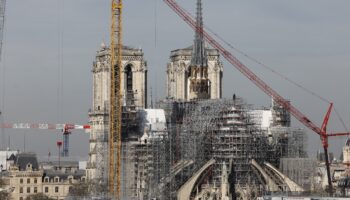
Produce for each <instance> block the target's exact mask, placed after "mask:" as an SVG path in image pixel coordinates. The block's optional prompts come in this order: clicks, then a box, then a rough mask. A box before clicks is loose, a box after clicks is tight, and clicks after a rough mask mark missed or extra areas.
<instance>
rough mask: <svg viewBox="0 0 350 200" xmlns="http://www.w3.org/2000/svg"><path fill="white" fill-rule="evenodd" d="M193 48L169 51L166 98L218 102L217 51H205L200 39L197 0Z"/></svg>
mask: <svg viewBox="0 0 350 200" xmlns="http://www.w3.org/2000/svg"><path fill="white" fill-rule="evenodd" d="M196 23H197V27H198V29H199V30H201V31H199V32H196V33H195V39H194V45H193V46H192V47H189V48H185V49H178V50H174V51H172V52H171V56H170V59H171V62H170V63H169V64H168V67H167V97H169V98H174V99H177V100H185V101H189V100H194V99H219V98H221V97H222V75H223V66H222V62H221V61H220V60H219V52H218V51H217V50H215V49H208V48H207V47H206V45H205V42H204V37H203V32H202V30H203V15H202V1H201V0H197V17H196Z"/></svg>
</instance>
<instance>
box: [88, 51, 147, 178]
mask: <svg viewBox="0 0 350 200" xmlns="http://www.w3.org/2000/svg"><path fill="white" fill-rule="evenodd" d="M109 52H110V51H109V48H108V47H106V46H105V45H104V44H102V45H101V48H100V50H99V51H98V52H97V55H96V61H95V62H94V65H93V69H92V72H93V105H92V109H91V111H90V112H89V118H90V124H91V125H92V129H91V133H90V152H89V161H88V163H87V177H88V179H89V180H92V179H102V178H106V171H107V170H106V163H107V159H104V158H105V157H106V156H105V155H106V154H107V139H108V132H109V128H108V120H109V108H108V106H109V98H110V95H109V93H110V72H109V71H110V53H109ZM122 65H123V73H122V74H121V79H122V81H121V87H122V88H123V105H124V106H129V105H135V106H136V108H139V109H140V108H145V107H146V106H147V63H146V61H145V60H144V58H143V52H142V50H141V49H133V48H130V47H123V52H122Z"/></svg>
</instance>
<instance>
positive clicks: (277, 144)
mask: <svg viewBox="0 0 350 200" xmlns="http://www.w3.org/2000/svg"><path fill="white" fill-rule="evenodd" d="M158 105H159V107H160V108H162V109H164V110H165V113H166V119H167V126H168V131H169V151H168V152H166V153H167V156H169V161H170V163H169V165H170V166H174V165H176V164H177V163H180V162H193V164H191V165H187V166H186V167H184V168H183V169H182V170H181V172H180V173H179V174H176V175H175V177H174V178H172V179H170V180H171V181H170V182H169V183H168V188H167V189H168V191H170V192H168V193H169V196H168V198H164V199H171V198H174V197H175V194H176V191H177V190H178V189H179V188H180V187H181V185H183V184H184V183H185V182H186V181H187V180H188V179H189V178H190V177H191V176H192V175H193V174H194V173H195V172H196V171H197V170H198V169H199V168H200V167H202V166H203V164H204V163H206V162H207V161H208V160H210V159H212V158H214V159H215V160H216V163H215V164H214V166H213V167H212V168H211V170H210V171H209V172H207V174H206V175H207V176H206V177H205V178H203V179H201V181H203V183H198V185H201V184H202V185H203V187H207V186H208V184H209V185H211V187H214V189H218V187H220V184H221V182H222V179H221V178H222V169H223V168H224V167H223V165H224V163H226V164H229V163H232V165H233V167H232V169H233V170H234V172H233V173H234V183H233V184H235V185H239V186H240V187H241V188H245V187H248V186H252V185H255V186H257V187H256V188H259V185H260V184H261V179H260V178H259V177H257V176H256V174H255V173H254V172H253V168H252V167H251V160H252V159H254V160H256V161H257V162H258V163H260V164H262V163H263V162H269V163H271V164H273V165H274V166H279V165H280V158H305V157H306V156H307V155H306V150H305V147H306V141H307V140H306V136H305V132H304V130H302V129H298V128H291V127H289V126H290V122H288V121H289V120H288V119H289V117H288V115H289V114H288V113H286V112H284V111H283V110H281V109H279V107H278V106H276V105H275V107H272V108H271V113H272V114H271V123H270V127H269V128H262V127H261V126H260V124H258V125H257V123H258V121H259V119H256V112H252V111H254V109H253V108H252V106H251V105H249V104H247V103H246V102H245V101H244V100H243V99H241V98H236V97H234V98H233V99H216V100H196V101H176V100H174V99H166V100H163V101H161V102H160V103H159V104H158ZM273 109H275V111H273ZM276 110H277V111H278V112H277V111H276ZM276 113H277V114H276ZM281 113H282V114H283V115H282V114H281ZM272 115H273V116H272ZM276 116H279V117H278V118H277V117H276ZM273 120H278V122H274V121H273ZM282 122H283V123H282ZM274 124H278V126H273V125H274ZM282 125H283V126H282ZM199 190H200V188H199Z"/></svg>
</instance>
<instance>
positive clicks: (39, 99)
mask: <svg viewBox="0 0 350 200" xmlns="http://www.w3.org/2000/svg"><path fill="white" fill-rule="evenodd" d="M178 2H179V3H180V4H181V5H183V6H184V7H185V8H186V9H187V10H189V11H191V12H192V13H193V10H194V7H195V0H192V1H188V0H179V1H178ZM59 5H60V6H59ZM109 5H110V1H109V0H70V1H68V0H27V1H23V0H9V1H7V10H6V28H5V38H4V51H3V60H2V64H1V69H0V73H1V76H0V77H1V81H0V84H1V85H0V88H3V84H4V83H5V87H6V89H5V91H3V90H0V92H1V93H0V95H1V97H4V99H5V101H4V102H3V101H2V98H0V103H1V104H0V105H1V107H4V110H3V112H4V117H5V121H6V122H51V123H63V122H72V123H73V122H74V123H86V122H87V121H88V117H87V111H88V109H89V108H90V106H91V100H92V95H91V94H92V93H91V90H92V74H91V67H92V62H93V60H94V55H95V52H96V50H97V49H98V48H99V46H100V44H101V42H102V41H106V43H107V44H108V42H109V23H110V21H109V20H110V12H109ZM60 7H61V8H60ZM124 7H125V9H124V16H123V17H124V20H123V23H124V43H125V44H126V45H130V46H134V47H142V48H143V50H144V53H145V58H146V59H147V61H148V67H149V76H150V77H149V80H150V83H149V85H150V86H151V87H152V91H153V96H154V98H157V99H161V98H163V97H164V96H165V80H166V79H165V69H166V63H167V62H168V58H169V53H170V51H171V50H172V49H177V48H183V47H187V46H189V45H191V43H192V40H193V35H194V33H193V31H192V30H191V29H190V28H189V27H188V26H187V25H186V24H185V23H184V22H183V21H182V20H181V19H180V18H179V17H178V16H176V15H175V14H174V13H173V11H171V10H170V9H169V8H168V7H167V6H166V5H165V4H164V3H163V2H162V1H161V0H128V1H126V0H125V1H124ZM349 7H350V2H349V1H346V0H335V1H327V0H310V1H304V0H294V1H280V0H264V1H260V0H252V1H243V0H241V1H238V0H234V1H229V0H216V1H213V0H204V17H205V19H204V20H205V24H206V25H207V26H209V27H211V29H213V30H215V31H216V32H217V33H219V34H220V35H221V36H222V37H224V38H225V39H226V40H227V41H229V42H230V43H232V44H233V45H235V46H236V47H238V48H239V49H240V50H242V51H244V52H246V53H248V54H249V55H251V56H253V57H255V58H257V59H258V60H260V61H262V62H263V63H265V64H266V65H268V66H270V67H272V68H274V69H275V70H276V71H279V72H281V73H283V74H285V75H286V76H288V77H289V78H291V79H293V80H295V81H297V82H298V83H300V84H302V85H304V86H305V87H307V88H310V89H311V90H313V91H315V92H316V93H319V94H321V95H322V96H324V97H327V98H329V99H331V100H332V101H334V103H335V105H336V108H337V109H338V111H339V112H340V114H341V115H342V116H343V117H344V120H345V122H346V123H347V122H349V121H350V112H349V111H350V108H349V106H348V104H349V102H350V95H349V93H348V87H349V86H350V80H349V79H348V76H349V74H350V67H349V61H348V58H349V56H350V40H349V35H350V27H349V19H350V13H349V12H348V8H349ZM59 13H61V14H60V15H59ZM60 21H61V22H62V23H61V25H60V23H59V22H60ZM60 33H61V34H63V43H62V44H63V47H62V52H63V56H62V57H63V59H60V56H58V55H59V44H60V43H59V35H60ZM233 53H235V55H237V56H238V57H239V58H240V59H241V60H242V61H243V62H244V63H246V64H247V65H248V66H249V67H250V68H251V69H252V70H253V71H254V72H256V73H257V74H258V75H259V76H261V77H262V78H263V80H266V82H268V83H269V84H271V85H272V87H273V88H274V89H276V90H277V91H279V92H280V93H281V94H282V95H283V96H285V97H286V98H288V99H291V101H292V103H293V104H295V105H296V106H297V107H298V108H300V110H301V111H303V112H304V113H305V114H307V116H309V117H310V118H311V119H312V120H313V121H315V122H316V123H317V124H320V123H321V120H322V118H323V116H324V114H325V112H326V110H327V106H328V105H327V104H325V103H323V102H321V101H319V100H318V99H316V98H314V97H312V96H310V95H308V94H306V93H304V92H303V91H301V90H300V89H298V88H296V87H294V86H292V85H290V84H289V83H287V82H286V81H284V80H281V79H280V78H278V77H277V76H275V75H273V74H271V73H269V72H267V71H266V70H264V69H263V68H261V67H260V66H259V65H257V64H255V63H252V62H251V61H248V60H247V59H246V58H244V57H243V56H241V55H239V54H237V53H236V52H234V51H233ZM59 62H63V73H62V74H63V76H62V79H63V83H64V84H63V89H62V88H61V89H62V90H63V93H62V95H60V97H61V99H62V100H59V99H58V95H57V88H58V87H59V84H58V83H59V77H60V76H59V73H58V70H59ZM224 64H225V66H224V70H225V73H224V90H223V91H224V96H225V97H231V96H232V94H233V93H236V94H237V95H239V96H241V97H243V98H245V99H246V100H247V101H248V102H249V103H252V104H255V105H257V106H262V105H265V106H268V105H269V103H270V100H269V98H268V97H267V96H266V95H265V94H263V93H262V92H261V91H259V90H258V89H257V88H256V87H255V86H254V85H253V84H251V83H250V82H249V81H248V80H247V79H246V78H245V77H243V76H242V75H241V74H240V73H239V72H238V71H237V70H236V69H234V68H233V67H232V66H230V65H229V64H228V63H227V62H226V61H225V62H224ZM4 76H6V77H5V80H3V77H4ZM58 103H59V104H62V105H61V106H58ZM58 108H61V111H58ZM60 113H61V114H60ZM331 120H332V123H331V129H336V130H341V131H343V130H344V129H343V128H342V126H341V124H340V123H339V120H336V118H335V115H334V114H333V115H332V119H331ZM294 125H295V126H300V127H302V126H301V125H300V124H299V123H297V122H294ZM24 132H25V131H16V130H6V133H7V135H11V143H12V147H15V148H19V149H23V134H24ZM26 133H27V145H26V147H27V150H29V151H36V152H39V154H41V155H46V154H47V151H48V150H49V149H50V150H51V152H52V153H55V152H56V146H55V141H56V139H57V138H58V137H59V136H58V133H57V132H55V131H51V132H45V131H27V132H26ZM308 133H309V134H308V135H309V150H310V154H314V153H315V152H316V151H317V149H318V148H320V147H321V145H320V142H319V139H318V137H317V136H315V135H314V134H313V133H311V132H310V131H308ZM344 140H345V139H344V138H342V139H336V140H333V142H332V143H331V151H335V152H337V153H339V152H340V148H341V146H342V145H343V144H344ZM87 153H88V135H87V134H84V133H82V132H80V131H75V132H74V134H73V135H72V137H71V154H72V155H73V156H77V157H78V156H79V157H85V158H86V157H87Z"/></svg>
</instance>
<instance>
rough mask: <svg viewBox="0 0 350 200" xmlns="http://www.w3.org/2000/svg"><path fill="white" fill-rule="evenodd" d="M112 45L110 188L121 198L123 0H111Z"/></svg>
mask: <svg viewBox="0 0 350 200" xmlns="http://www.w3.org/2000/svg"><path fill="white" fill-rule="evenodd" d="M111 3H112V4H111V12H112V14H111V35H110V37H111V46H110V54H111V55H110V60H111V69H110V76H111V77H110V78H111V86H110V107H109V108H110V111H109V143H108V144H109V151H108V159H109V166H108V189H109V193H110V195H111V196H112V197H115V198H116V199H120V184H121V181H120V179H121V178H120V168H121V167H120V166H121V148H122V146H121V145H122V142H121V139H122V138H121V135H122V134H121V131H122V126H121V122H122V88H121V73H122V10H123V4H122V0H112V2H111Z"/></svg>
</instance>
